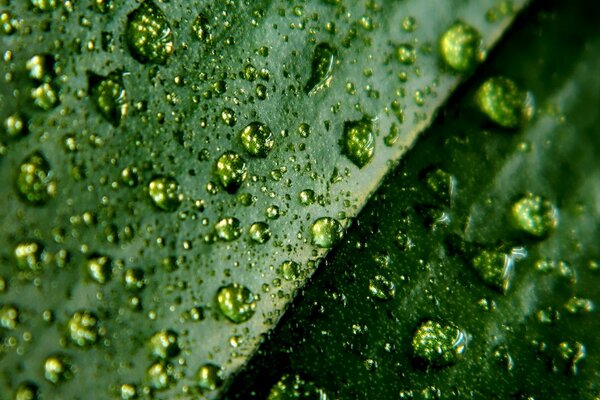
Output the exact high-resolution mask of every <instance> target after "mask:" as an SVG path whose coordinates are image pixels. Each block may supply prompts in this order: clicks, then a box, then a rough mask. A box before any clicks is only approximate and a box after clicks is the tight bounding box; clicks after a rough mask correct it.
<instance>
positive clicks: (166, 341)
mask: <svg viewBox="0 0 600 400" xmlns="http://www.w3.org/2000/svg"><path fill="white" fill-rule="evenodd" d="M150 350H151V352H152V355H153V356H155V357H158V358H162V359H167V358H172V357H175V356H176V355H177V354H179V351H180V349H179V344H178V343H177V333H176V332H174V331H172V330H170V329H164V330H161V331H158V332H156V333H155V334H154V335H152V337H151V338H150Z"/></svg>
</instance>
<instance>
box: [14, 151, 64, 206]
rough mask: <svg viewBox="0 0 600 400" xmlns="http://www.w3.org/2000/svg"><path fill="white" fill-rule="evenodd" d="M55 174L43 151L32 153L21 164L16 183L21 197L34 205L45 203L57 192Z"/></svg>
mask: <svg viewBox="0 0 600 400" xmlns="http://www.w3.org/2000/svg"><path fill="white" fill-rule="evenodd" d="M53 175H54V174H53V172H52V170H51V169H50V164H49V163H48V161H47V160H46V158H45V157H44V156H43V155H42V154H41V153H39V152H35V153H33V154H31V155H30V156H29V157H27V158H26V159H25V160H23V162H22V163H21V164H20V165H19V169H18V173H17V182H16V183H17V191H18V193H19V195H20V198H21V199H22V200H24V201H25V202H27V203H30V204H32V205H37V206H41V205H44V204H45V203H46V202H48V200H50V199H51V198H52V197H54V195H55V194H56V182H55V181H54V179H53Z"/></svg>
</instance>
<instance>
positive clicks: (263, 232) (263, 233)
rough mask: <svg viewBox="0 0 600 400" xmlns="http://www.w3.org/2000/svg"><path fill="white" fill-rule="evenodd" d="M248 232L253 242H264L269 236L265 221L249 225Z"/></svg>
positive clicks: (269, 231)
mask: <svg viewBox="0 0 600 400" xmlns="http://www.w3.org/2000/svg"><path fill="white" fill-rule="evenodd" d="M248 234H249V235H250V239H251V240H252V241H253V242H255V243H259V244H264V243H266V242H267V241H268V240H269V239H270V238H271V229H270V228H269V225H268V224H267V223H266V222H255V223H253V224H252V225H250V228H249V229H248Z"/></svg>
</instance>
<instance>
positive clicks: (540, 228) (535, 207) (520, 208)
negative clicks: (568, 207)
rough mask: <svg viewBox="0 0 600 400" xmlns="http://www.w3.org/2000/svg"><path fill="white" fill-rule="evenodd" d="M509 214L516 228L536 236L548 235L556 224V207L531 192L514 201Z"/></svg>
mask: <svg viewBox="0 0 600 400" xmlns="http://www.w3.org/2000/svg"><path fill="white" fill-rule="evenodd" d="M511 214H512V220H513V223H514V225H515V226H516V228H517V229H519V230H520V231H522V232H524V233H527V234H529V235H532V236H535V237H538V238H543V237H546V236H548V235H549V234H550V233H551V232H552V231H554V229H556V226H557V225H558V209H557V208H556V207H555V206H554V204H552V203H551V202H550V201H549V200H547V199H545V198H544V197H542V196H539V195H536V194H533V193H528V194H526V195H525V196H523V197H522V198H520V199H519V200H518V201H516V202H515V203H514V204H513V206H512V209H511Z"/></svg>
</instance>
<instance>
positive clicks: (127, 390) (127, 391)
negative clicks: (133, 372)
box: [120, 383, 138, 400]
mask: <svg viewBox="0 0 600 400" xmlns="http://www.w3.org/2000/svg"><path fill="white" fill-rule="evenodd" d="M120 392H121V400H131V399H135V398H137V396H138V389H137V386H135V385H134V384H131V383H124V384H122V385H121V388H120Z"/></svg>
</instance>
